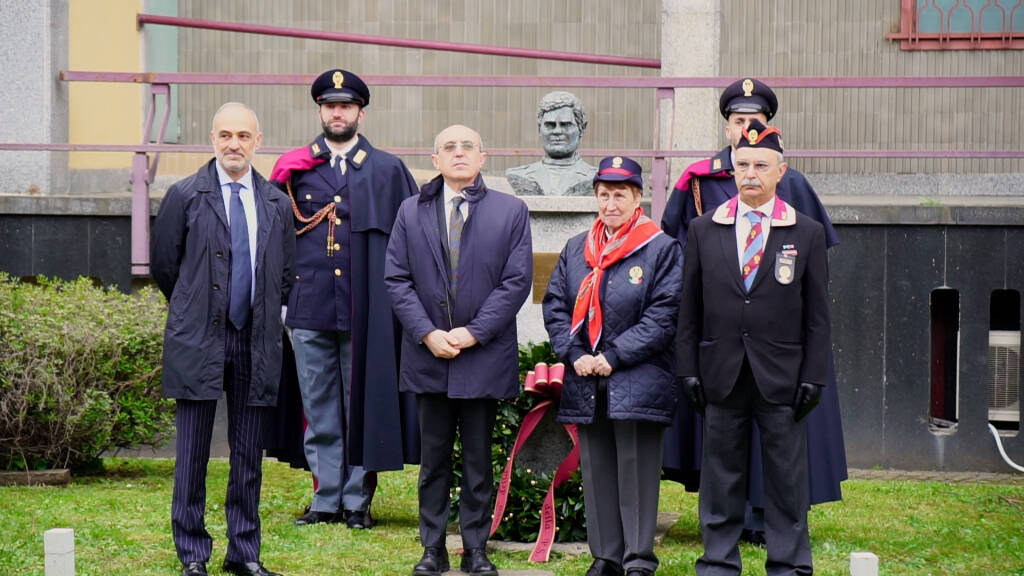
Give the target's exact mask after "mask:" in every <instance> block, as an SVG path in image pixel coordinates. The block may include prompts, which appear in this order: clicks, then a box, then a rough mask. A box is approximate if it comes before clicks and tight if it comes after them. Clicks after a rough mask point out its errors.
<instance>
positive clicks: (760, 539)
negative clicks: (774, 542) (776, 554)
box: [740, 528, 768, 548]
mask: <svg viewBox="0 0 1024 576" xmlns="http://www.w3.org/2000/svg"><path fill="white" fill-rule="evenodd" d="M740 542H746V543H748V544H753V545H754V546H757V547H758V548H767V547H768V541H767V540H765V538H764V530H747V529H746V528H744V529H743V532H740Z"/></svg>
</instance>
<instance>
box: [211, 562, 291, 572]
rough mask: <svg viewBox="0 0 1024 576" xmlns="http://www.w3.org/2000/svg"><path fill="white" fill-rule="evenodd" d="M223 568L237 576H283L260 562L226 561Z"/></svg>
mask: <svg viewBox="0 0 1024 576" xmlns="http://www.w3.org/2000/svg"><path fill="white" fill-rule="evenodd" d="M221 568H223V569H224V571H225V572H227V573H228V574H234V575H235V576H281V575H280V574H278V573H277V572H271V571H270V570H267V569H266V568H264V567H263V564H261V563H259V562H228V561H227V560H225V561H224V565H223V566H221Z"/></svg>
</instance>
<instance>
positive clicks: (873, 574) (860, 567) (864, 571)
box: [850, 552, 878, 576]
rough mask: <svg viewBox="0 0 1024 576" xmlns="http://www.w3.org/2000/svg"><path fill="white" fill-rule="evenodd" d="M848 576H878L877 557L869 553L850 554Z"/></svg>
mask: <svg viewBox="0 0 1024 576" xmlns="http://www.w3.org/2000/svg"><path fill="white" fill-rule="evenodd" d="M850 576H878V556H875V555H874V554H872V553H871V552H850Z"/></svg>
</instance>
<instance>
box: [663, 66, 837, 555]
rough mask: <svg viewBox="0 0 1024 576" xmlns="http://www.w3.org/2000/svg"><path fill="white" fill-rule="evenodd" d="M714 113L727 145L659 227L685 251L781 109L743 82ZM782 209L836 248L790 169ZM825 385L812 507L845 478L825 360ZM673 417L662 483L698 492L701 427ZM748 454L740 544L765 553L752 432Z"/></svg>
mask: <svg viewBox="0 0 1024 576" xmlns="http://www.w3.org/2000/svg"><path fill="white" fill-rule="evenodd" d="M718 105H719V111H720V112H721V114H722V117H723V118H725V121H726V125H725V136H726V138H727V139H728V140H729V145H728V146H726V147H725V148H723V149H722V150H721V151H720V152H719V153H718V154H716V155H715V156H713V157H711V158H707V159H704V160H701V161H699V162H695V163H693V164H691V165H690V166H689V167H687V169H686V170H685V171H684V172H683V175H682V176H681V177H680V178H679V181H678V182H677V183H676V185H675V190H674V192H673V194H672V197H671V198H670V199H669V202H668V206H667V207H666V208H665V214H664V215H663V216H662V220H661V227H662V229H663V230H664V231H665V232H666V233H667V234H669V235H671V236H674V237H675V238H676V239H677V240H679V241H680V242H681V243H682V244H683V247H684V249H685V247H686V232H687V229H688V228H689V226H690V222H691V221H692V220H693V219H694V218H697V217H698V216H700V215H701V214H704V213H706V212H714V211H715V208H717V207H718V206H719V205H721V204H723V203H725V202H727V201H728V200H729V199H731V198H732V197H734V196H736V184H735V182H733V156H734V151H735V147H736V145H737V142H738V141H739V139H740V136H741V134H742V131H743V130H744V129H746V128H747V127H748V126H749V125H750V122H751V121H752V120H754V119H756V120H758V121H760V122H761V123H763V124H767V123H768V121H770V120H771V119H772V118H774V116H775V113H776V111H777V110H778V107H779V101H778V98H777V97H776V95H775V92H774V91H772V89H771V88H770V87H769V86H768V85H766V84H765V83H764V82H761V81H760V80H757V79H756V78H741V79H739V80H737V81H735V82H733V83H732V84H730V85H729V86H728V87H727V88H726V89H725V90H724V91H723V92H722V96H721V98H720V99H719V103H718ZM776 193H777V194H778V196H779V197H780V198H782V199H783V200H784V201H785V202H787V203H789V204H790V205H791V206H793V207H794V208H796V209H797V210H798V211H800V212H802V213H803V214H806V215H807V216H808V217H810V218H812V219H814V220H816V221H818V222H819V223H821V224H822V225H823V226H824V227H825V241H826V244H827V245H828V247H830V248H831V247H832V246H835V245H836V244H838V243H839V237H838V236H837V235H836V232H835V230H834V229H833V228H832V222H831V221H830V220H829V218H828V214H827V213H826V212H825V208H824V207H823V206H822V204H821V200H819V199H818V195H817V194H816V193H815V192H814V189H813V188H812V187H811V185H810V183H809V182H808V181H807V179H806V178H805V177H804V175H803V174H801V173H800V172H798V171H797V170H795V169H793V168H789V169H788V170H786V172H785V174H784V175H783V176H782V179H781V180H780V181H779V183H778V186H777V188H776ZM829 363H830V367H829V371H830V377H829V385H828V386H827V387H825V390H824V394H823V397H822V400H821V405H820V406H819V408H818V409H817V410H815V411H814V412H813V413H811V415H810V416H809V417H808V424H807V426H808V431H809V433H808V459H809V466H810V483H811V486H810V488H811V504H821V503H824V502H832V501H835V500H840V499H842V488H841V485H840V483H841V482H842V481H843V480H846V478H847V471H846V449H845V446H844V444H843V428H842V423H841V418H840V414H839V393H838V391H837V387H836V386H835V383H836V378H835V367H834V363H833V361H832V359H831V355H830V358H829ZM681 404H682V406H681V407H680V409H679V410H678V411H677V412H676V419H675V421H674V422H673V424H672V427H671V428H670V429H669V430H668V432H667V434H666V437H665V461H664V464H663V465H664V471H665V475H666V477H668V478H670V479H673V480H676V481H679V482H681V483H683V484H685V485H686V487H687V489H688V490H691V491H693V490H696V489H697V484H698V482H699V479H700V461H701V453H700V446H701V434H702V432H701V421H700V419H699V418H697V415H696V413H695V412H694V411H693V410H692V407H688V406H687V404H686V402H685V401H682V402H681ZM752 443H753V446H752V450H751V476H750V490H749V505H748V508H747V523H746V529H745V530H744V533H743V539H744V540H746V541H749V542H751V543H754V544H758V545H762V546H763V545H764V512H763V506H762V499H763V487H764V476H763V474H762V473H761V461H760V452H759V451H758V450H757V449H756V448H757V446H759V444H760V436H759V431H758V429H757V426H756V425H755V426H754V432H753V436H752Z"/></svg>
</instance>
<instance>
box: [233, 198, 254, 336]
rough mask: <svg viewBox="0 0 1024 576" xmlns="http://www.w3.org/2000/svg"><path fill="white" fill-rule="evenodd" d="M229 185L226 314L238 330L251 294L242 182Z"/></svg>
mask: <svg viewBox="0 0 1024 576" xmlns="http://www.w3.org/2000/svg"><path fill="white" fill-rule="evenodd" d="M229 186H231V214H230V215H229V216H228V219H229V220H230V222H231V293H230V295H229V296H228V298H229V300H228V318H229V319H230V320H231V323H232V324H234V325H235V328H237V329H239V330H241V329H242V328H244V327H245V324H246V323H247V322H248V321H249V310H250V308H251V307H252V305H251V300H252V298H251V294H252V268H251V264H250V261H249V260H250V259H249V223H248V222H247V221H246V219H245V208H243V207H242V197H241V196H239V194H238V193H239V192H240V191H241V190H242V184H241V183H239V182H232V183H231V184H229Z"/></svg>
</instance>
